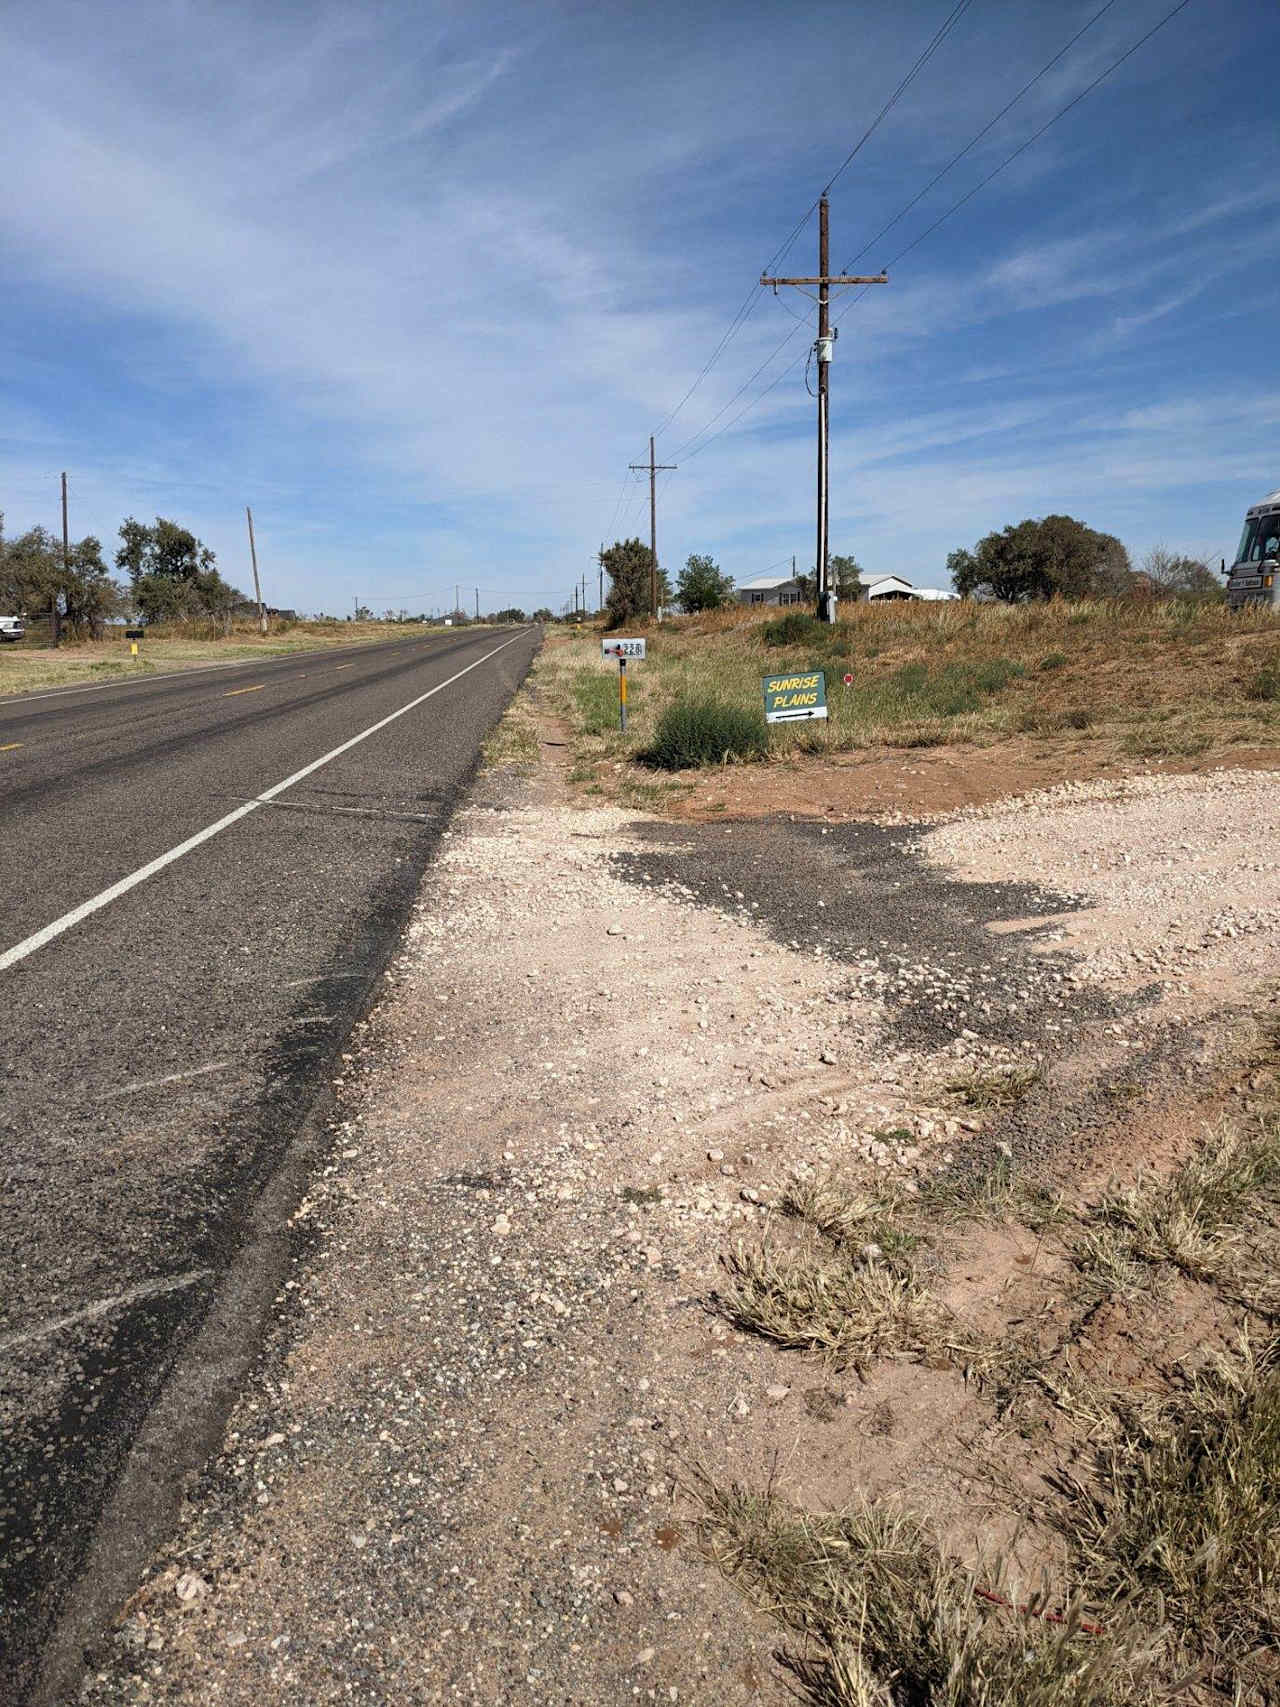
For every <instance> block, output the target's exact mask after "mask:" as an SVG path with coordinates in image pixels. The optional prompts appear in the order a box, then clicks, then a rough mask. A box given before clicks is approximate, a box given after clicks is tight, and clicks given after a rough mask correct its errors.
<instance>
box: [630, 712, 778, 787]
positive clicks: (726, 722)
mask: <svg viewBox="0 0 1280 1707" xmlns="http://www.w3.org/2000/svg"><path fill="white" fill-rule="evenodd" d="M768 750H769V729H768V725H767V724H766V723H765V720H764V713H763V712H762V711H759V710H757V709H755V708H751V709H748V708H747V707H745V706H740V705H728V704H726V703H725V701H723V700H719V699H677V700H673V701H672V703H671V704H670V705H669V706H668V707H667V709H666V710H665V711H664V712H663V714H662V716H661V717H660V718H659V720H658V727H657V729H656V731H655V732H654V737H653V744H652V746H651V747H649V749H648V751H647V752H645V753H643V754H641V757H642V758H643V759H644V761H645V762H646V763H647V764H650V765H653V766H655V767H656V768H657V769H658V770H666V771H682V770H693V769H696V768H697V767H698V766H700V765H718V764H724V763H726V762H727V761H728V760H730V759H761V758H763V757H764V756H765V754H766V753H767V752H768Z"/></svg>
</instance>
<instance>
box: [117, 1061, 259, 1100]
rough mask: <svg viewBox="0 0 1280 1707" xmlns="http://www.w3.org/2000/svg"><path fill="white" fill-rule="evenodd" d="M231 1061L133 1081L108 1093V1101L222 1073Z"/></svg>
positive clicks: (212, 1063)
mask: <svg viewBox="0 0 1280 1707" xmlns="http://www.w3.org/2000/svg"><path fill="white" fill-rule="evenodd" d="M230 1065H231V1062H230V1061H210V1062H209V1064H208V1066H207V1067H189V1068H188V1069H187V1071H186V1072H185V1073H166V1074H165V1075H164V1077H163V1078H162V1079H133V1080H131V1081H130V1083H129V1084H127V1085H117V1086H116V1087H115V1089H114V1090H111V1091H108V1092H107V1099H108V1101H110V1099H111V1098H112V1097H123V1096H131V1095H132V1094H133V1093H134V1091H156V1090H159V1089H160V1086H161V1085H176V1084H180V1083H181V1082H182V1080H183V1079H199V1078H203V1077H204V1075H205V1074H206V1073H220V1072H222V1070H223V1068H224V1067H229V1066H230Z"/></svg>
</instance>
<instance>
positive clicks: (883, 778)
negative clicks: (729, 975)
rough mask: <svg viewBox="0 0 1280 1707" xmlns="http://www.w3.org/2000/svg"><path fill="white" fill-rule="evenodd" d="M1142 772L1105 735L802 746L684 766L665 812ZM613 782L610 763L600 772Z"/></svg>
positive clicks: (955, 791)
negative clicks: (820, 748)
mask: <svg viewBox="0 0 1280 1707" xmlns="http://www.w3.org/2000/svg"><path fill="white" fill-rule="evenodd" d="M1224 769H1230V770H1232V771H1246V770H1256V771H1274V770H1280V747H1263V748H1256V749H1249V750H1241V749H1235V748H1232V749H1230V750H1229V751H1228V752H1217V753H1204V754H1201V755H1200V756H1199V757H1198V758H1195V759H1165V760H1155V761H1152V762H1150V763H1148V764H1146V765H1143V766H1141V767H1138V768H1137V774H1151V775H1166V776H1198V775H1203V774H1205V773H1207V772H1211V771H1218V770H1224ZM1134 773H1135V766H1134V762H1133V759H1132V758H1131V757H1129V756H1127V755H1125V754H1123V753H1121V752H1119V751H1118V750H1116V749H1114V748H1112V749H1111V750H1108V749H1107V747H1106V746H1105V745H1103V744H1101V743H1084V742H1080V741H1054V740H1052V739H1042V740H1036V741H1032V740H1027V739H1014V740H1010V741H1001V742H998V743H996V744H995V745H993V746H985V747H940V748H924V749H915V750H912V749H905V750H904V749H902V748H885V749H882V750H872V751H868V752H862V753H849V754H842V755H841V756H839V757H837V758H827V757H819V756H816V755H795V756H793V757H792V758H790V759H788V761H787V762H786V763H785V764H780V765H776V766H774V765H766V766H756V767H752V768H750V769H748V768H747V767H745V766H737V767H732V766H723V767H720V768H718V769H715V770H711V771H698V772H686V773H683V774H682V775H680V776H679V777H678V778H677V779H676V781H677V782H678V783H679V785H680V787H679V789H678V790H673V791H672V795H671V799H670V802H669V804H668V805H667V812H668V815H669V816H671V817H673V818H679V819H691V820H698V821H703V822H705V821H708V820H714V819H715V818H719V817H725V818H769V817H773V816H775V815H776V814H778V813H784V812H785V813H795V814H796V815H797V816H804V817H812V818H830V819H848V818H866V817H870V818H881V819H883V818H897V819H906V820H912V821H918V820H920V819H922V818H932V817H939V816H943V815H945V814H948V813H951V812H954V811H956V810H958V809H960V808H963V807H966V806H987V805H991V804H994V803H995V802H997V801H1002V800H1009V799H1011V798H1017V797H1018V796H1020V795H1023V794H1028V793H1032V792H1033V791H1038V790H1040V789H1045V788H1051V787H1054V786H1056V785H1058V784H1060V783H1064V782H1089V781H1093V780H1095V779H1106V780H1114V779H1115V778H1117V777H1121V776H1126V775H1132V774H1134ZM602 776H603V779H604V782H605V783H606V785H607V784H608V782H609V776H608V773H607V771H605V772H602Z"/></svg>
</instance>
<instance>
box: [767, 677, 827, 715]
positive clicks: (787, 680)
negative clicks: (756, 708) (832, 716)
mask: <svg viewBox="0 0 1280 1707" xmlns="http://www.w3.org/2000/svg"><path fill="white" fill-rule="evenodd" d="M826 715H827V678H826V676H825V675H824V674H823V672H822V671H821V670H798V671H795V672H794V673H793V674H791V675H789V676H766V677H765V678H764V720H765V722H766V723H795V722H798V721H799V720H800V719H801V718H804V717H825V716H826Z"/></svg>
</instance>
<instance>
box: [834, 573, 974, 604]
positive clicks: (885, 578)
mask: <svg viewBox="0 0 1280 1707" xmlns="http://www.w3.org/2000/svg"><path fill="white" fill-rule="evenodd" d="M955 596H956V595H955V594H954V593H943V592H939V591H938V590H937V589H936V588H934V587H913V586H912V585H911V583H910V581H904V580H903V578H902V576H901V575H868V576H867V577H866V578H865V580H864V581H863V583H862V591H861V592H860V593H859V594H858V597H859V598H860V599H954V598H955Z"/></svg>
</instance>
